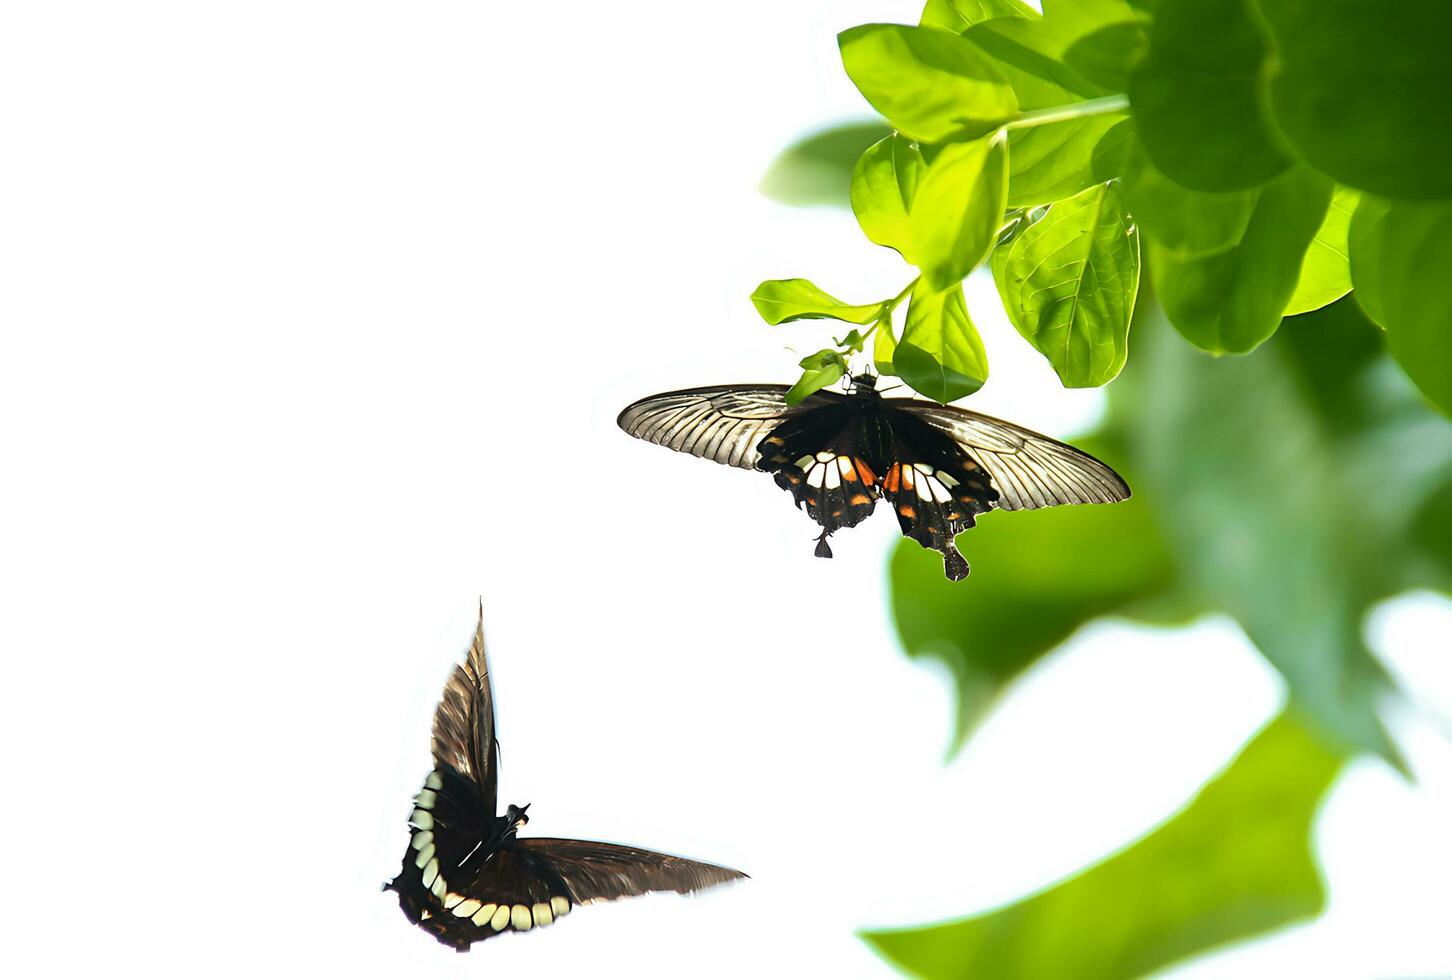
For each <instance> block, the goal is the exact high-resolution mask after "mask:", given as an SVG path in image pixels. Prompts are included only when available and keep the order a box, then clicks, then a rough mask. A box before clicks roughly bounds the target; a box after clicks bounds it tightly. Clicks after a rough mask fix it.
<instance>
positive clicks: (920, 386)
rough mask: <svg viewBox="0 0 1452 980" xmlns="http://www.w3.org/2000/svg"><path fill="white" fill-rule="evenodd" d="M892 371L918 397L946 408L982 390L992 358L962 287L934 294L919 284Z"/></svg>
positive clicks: (955, 285) (956, 284)
mask: <svg viewBox="0 0 1452 980" xmlns="http://www.w3.org/2000/svg"><path fill="white" fill-rule="evenodd" d="M892 366H893V369H894V370H895V371H896V372H897V375H898V376H899V377H901V378H902V379H903V380H904V381H906V382H907V383H908V386H909V387H911V388H912V389H913V390H914V391H917V392H919V393H921V394H924V395H927V396H928V397H929V398H931V399H933V400H935V401H940V402H943V403H944V404H947V403H948V402H951V401H953V400H955V399H958V398H962V397H963V396H964V395H971V394H973V392H975V391H977V390H978V389H979V388H981V387H983V382H984V381H986V380H987V379H988V355H987V354H986V353H985V352H984V350H983V341H982V340H981V339H980V338H979V336H978V330H977V329H976V328H975V327H974V326H973V321H972V320H970V319H968V305H967V304H966V303H965V302H964V301H963V287H962V285H961V284H959V283H956V282H955V283H954V284H953V285H952V287H951V288H949V289H945V290H942V291H940V292H934V291H933V290H932V289H931V288H929V286H928V284H927V283H926V282H925V281H923V280H919V281H918V284H917V285H916V286H915V287H914V288H913V295H912V300H911V301H910V302H909V305H908V314H907V325H906V326H905V327H904V328H903V332H902V340H901V342H900V343H898V345H897V350H896V351H895V352H894V354H893V358H892Z"/></svg>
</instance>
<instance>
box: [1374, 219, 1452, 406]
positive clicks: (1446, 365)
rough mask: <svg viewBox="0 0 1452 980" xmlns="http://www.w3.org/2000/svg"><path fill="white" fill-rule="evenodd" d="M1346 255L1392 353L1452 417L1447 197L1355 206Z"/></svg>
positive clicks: (1451, 224)
mask: <svg viewBox="0 0 1452 980" xmlns="http://www.w3.org/2000/svg"><path fill="white" fill-rule="evenodd" d="M1353 224H1356V225H1362V224H1365V227H1362V228H1359V229H1358V232H1357V234H1356V236H1355V239H1354V246H1353V248H1352V252H1351V273H1352V279H1353V280H1354V281H1355V283H1356V289H1357V292H1358V293H1360V292H1362V291H1363V289H1365V291H1366V293H1367V295H1368V297H1374V298H1375V301H1374V302H1373V303H1372V304H1371V305H1372V307H1374V308H1375V311H1376V315H1377V319H1378V322H1380V323H1381V325H1382V326H1383V327H1385V328H1386V336H1387V344H1388V346H1389V347H1390V348H1391V352H1392V356H1393V357H1395V358H1396V360H1397V363H1398V364H1400V365H1401V366H1402V369H1403V370H1405V371H1406V372H1407V375H1408V377H1410V378H1411V379H1412V380H1413V381H1414V382H1416V385H1417V387H1418V388H1420V389H1421V390H1422V393H1423V394H1424V395H1426V396H1427V398H1429V399H1430V400H1431V401H1432V402H1433V403H1434V404H1435V405H1437V406H1438V407H1439V408H1441V409H1442V411H1443V412H1446V413H1447V414H1449V415H1452V282H1449V281H1448V273H1449V271H1452V202H1439V203H1435V204H1413V203H1409V202H1396V203H1390V204H1388V205H1386V206H1385V207H1382V208H1373V209H1366V210H1365V211H1363V209H1361V208H1358V209H1357V211H1356V216H1355V219H1354V221H1353Z"/></svg>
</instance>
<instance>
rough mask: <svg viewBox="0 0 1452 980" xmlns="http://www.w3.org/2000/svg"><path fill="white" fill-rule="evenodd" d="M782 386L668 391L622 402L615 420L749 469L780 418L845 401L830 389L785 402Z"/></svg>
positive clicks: (661, 442) (649, 438) (680, 448)
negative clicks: (623, 407)
mask: <svg viewBox="0 0 1452 980" xmlns="http://www.w3.org/2000/svg"><path fill="white" fill-rule="evenodd" d="M787 390H788V389H787V386H786V385H713V386H709V387H705V388H686V389H684V390H681V391H668V392H665V393H664V394H660V395H651V396H650V397H649V398H642V399H640V401H637V402H634V403H632V404H630V405H628V406H626V408H625V410H624V411H622V412H621V413H620V416H619V417H618V418H617V419H616V420H615V421H616V424H617V425H619V426H620V428H622V429H624V430H625V431H626V432H627V433H628V434H630V435H632V436H635V437H636V438H637V439H644V440H645V441H646V442H653V443H655V444H656V445H658V446H665V447H666V448H667V449H674V450H675V451H676V452H681V453H690V454H691V455H692V456H700V457H702V458H703V459H709V460H714V461H715V462H717V463H724V464H726V465H727V466H738V467H740V468H742V469H747V470H749V469H755V468H756V463H757V461H758V460H759V459H760V455H761V454H760V453H759V452H758V450H757V446H758V444H759V443H760V442H761V440H762V439H764V438H765V437H766V435H767V434H768V433H769V432H771V430H772V429H773V428H775V427H776V426H777V425H779V424H780V423H781V422H782V420H783V419H787V418H792V417H794V416H797V415H801V414H803V413H805V412H810V411H811V410H812V409H814V408H820V407H822V406H824V405H832V404H838V403H840V402H842V401H845V397H844V396H842V395H839V394H836V393H835V392H830V391H819V392H816V393H815V394H812V395H810V396H808V397H807V398H806V399H805V400H803V401H802V403H801V404H799V405H794V406H793V405H788V404H787V403H786V393H787Z"/></svg>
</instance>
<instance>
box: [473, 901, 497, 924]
mask: <svg viewBox="0 0 1452 980" xmlns="http://www.w3.org/2000/svg"><path fill="white" fill-rule="evenodd" d="M497 911H499V906H498V905H495V904H494V903H493V902H490V903H489V904H488V905H481V906H479V911H477V912H475V913H474V914H473V916H472V917H471V918H470V921H472V922H473V923H474V924H475V925H476V926H479V927H480V928H483V927H484V926H486V925H488V924H489V920H490V919H492V918H494V913H495V912H497Z"/></svg>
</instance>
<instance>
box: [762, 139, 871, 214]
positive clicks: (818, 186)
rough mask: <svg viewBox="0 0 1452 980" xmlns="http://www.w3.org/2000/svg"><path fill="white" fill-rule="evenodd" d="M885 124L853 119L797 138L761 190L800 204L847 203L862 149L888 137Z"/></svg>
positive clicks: (773, 165) (769, 172) (774, 165)
mask: <svg viewBox="0 0 1452 980" xmlns="http://www.w3.org/2000/svg"><path fill="white" fill-rule="evenodd" d="M891 133H892V130H890V129H888V128H887V127H886V126H884V125H883V124H882V123H880V122H877V121H871V122H852V123H844V124H843V125H841V126H833V127H831V128H830V129H824V130H821V131H820V132H816V133H812V134H811V135H809V136H805V137H803V138H802V139H799V140H797V142H795V143H793V144H792V145H791V146H789V147H787V148H786V149H785V150H783V151H782V152H781V154H780V155H779V156H777V158H776V159H775V160H773V161H772V163H771V166H770V167H769V168H768V169H767V171H766V174H765V175H764V176H763V177H762V178H761V192H762V193H763V194H765V195H766V196H767V197H769V198H771V199H772V200H773V201H777V202H779V203H781V204H791V205H794V206H797V207H809V206H812V205H822V204H830V205H845V204H846V203H847V188H848V186H849V185H850V184H851V181H852V166H853V164H855V163H856V162H857V158H858V157H860V156H861V155H862V151H863V150H865V149H867V148H868V147H869V146H871V145H872V144H873V143H876V142H877V141H878V140H880V139H882V138H883V137H884V136H888V135H890V134H891Z"/></svg>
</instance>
